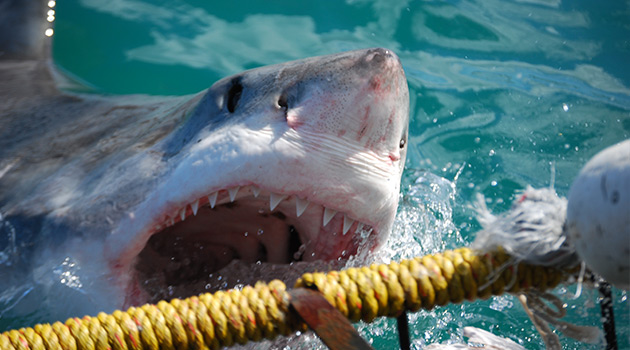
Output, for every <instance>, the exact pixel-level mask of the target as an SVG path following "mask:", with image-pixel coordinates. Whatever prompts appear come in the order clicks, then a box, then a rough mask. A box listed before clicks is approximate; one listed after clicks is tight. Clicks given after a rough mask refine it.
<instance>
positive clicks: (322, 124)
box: [106, 49, 409, 303]
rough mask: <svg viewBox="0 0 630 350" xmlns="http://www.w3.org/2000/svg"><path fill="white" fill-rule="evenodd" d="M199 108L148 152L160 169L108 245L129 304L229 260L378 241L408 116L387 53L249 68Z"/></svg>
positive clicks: (395, 188) (296, 255) (403, 88)
mask: <svg viewBox="0 0 630 350" xmlns="http://www.w3.org/2000/svg"><path fill="white" fill-rule="evenodd" d="M197 98H198V102H197V103H196V107H195V108H194V110H192V112H190V114H189V115H188V116H187V117H186V120H185V122H184V123H183V124H182V125H181V126H180V127H179V128H178V129H177V130H174V131H173V133H172V135H169V136H168V137H166V138H165V139H164V140H163V141H162V142H160V143H158V144H156V145H155V146H154V147H152V148H151V149H150V150H149V151H148V152H147V153H150V154H151V157H152V158H154V159H157V162H160V163H161V165H160V167H159V168H160V169H161V170H160V172H159V175H156V176H158V177H159V178H160V180H159V181H158V182H156V183H155V186H154V188H152V189H151V191H149V192H148V193H146V195H145V196H143V198H142V200H141V201H139V202H138V203H137V204H136V205H135V206H134V207H133V208H129V209H128V211H127V213H126V215H124V216H121V220H120V221H119V222H118V223H117V224H116V225H115V227H113V230H112V233H111V235H109V237H108V239H107V252H106V254H107V257H108V260H109V261H110V265H111V267H112V271H113V272H114V273H115V274H116V275H118V276H123V277H122V278H121V281H124V284H127V288H126V290H127V291H128V293H131V294H132V295H129V296H128V299H127V300H132V301H131V303H137V302H141V301H144V300H145V299H146V296H144V294H145V293H143V292H147V291H143V283H142V282H143V281H146V280H147V279H156V278H157V279H161V280H162V281H164V283H165V284H166V285H169V286H186V285H187V284H188V283H189V282H190V281H197V280H200V279H203V277H204V276H206V275H208V274H210V273H213V272H215V271H217V270H218V269H220V268H222V267H223V266H225V265H226V264H228V263H229V262H230V261H231V260H233V259H239V260H242V261H244V262H248V263H256V262H258V263H260V262H262V263H274V264H288V263H291V262H294V261H314V260H326V261H328V260H335V259H340V258H341V259H342V258H347V257H349V256H351V255H354V254H356V253H357V249H358V248H359V247H360V246H361V247H366V249H368V250H369V249H373V248H375V247H377V246H378V245H379V244H380V243H382V242H383V240H384V239H385V237H387V234H388V233H389V231H390V229H391V226H392V223H393V220H394V216H395V213H396V208H397V204H398V194H399V189H400V188H399V187H400V178H401V174H402V170H403V167H404V161H405V155H406V140H407V126H408V104H409V103H408V98H409V97H408V90H407V83H406V79H405V76H404V73H403V70H402V67H401V65H400V61H399V59H398V57H397V56H396V55H395V54H393V53H392V52H391V51H388V50H385V49H369V50H361V51H353V52H346V53H341V54H337V55H330V56H323V57H315V58H309V59H305V60H301V61H295V62H289V63H285V64H280V65H274V66H269V67H263V68H258V69H254V70H250V71H246V72H243V73H241V74H238V75H235V76H232V77H228V78H225V79H223V80H221V81H219V82H217V83H215V84H214V85H213V86H212V87H211V88H210V89H209V90H208V91H207V92H205V93H204V94H202V95H201V96H200V97H197ZM134 161H135V162H139V163H143V162H144V161H143V160H141V159H134ZM185 288H186V289H187V290H189V289H190V287H185ZM154 293H155V291H149V294H154Z"/></svg>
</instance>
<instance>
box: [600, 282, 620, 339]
mask: <svg viewBox="0 0 630 350" xmlns="http://www.w3.org/2000/svg"><path fill="white" fill-rule="evenodd" d="M611 289H612V287H611V286H610V284H608V283H607V282H604V281H601V282H600V283H599V294H600V295H601V297H602V300H601V301H600V302H599V306H600V308H601V310H602V321H603V322H604V335H605V337H606V350H617V334H616V333H615V315H614V314H613V300H612V291H611Z"/></svg>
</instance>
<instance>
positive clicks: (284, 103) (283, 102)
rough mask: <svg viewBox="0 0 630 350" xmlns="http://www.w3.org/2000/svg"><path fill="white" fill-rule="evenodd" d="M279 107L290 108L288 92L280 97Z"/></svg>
mask: <svg viewBox="0 0 630 350" xmlns="http://www.w3.org/2000/svg"><path fill="white" fill-rule="evenodd" d="M278 107H280V108H282V109H284V110H285V111H286V110H287V109H289V102H288V100H287V95H286V94H282V95H280V97H279V98H278Z"/></svg>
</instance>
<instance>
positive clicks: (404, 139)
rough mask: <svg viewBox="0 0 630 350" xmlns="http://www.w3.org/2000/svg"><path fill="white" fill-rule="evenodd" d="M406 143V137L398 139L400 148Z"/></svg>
mask: <svg viewBox="0 0 630 350" xmlns="http://www.w3.org/2000/svg"><path fill="white" fill-rule="evenodd" d="M406 143H407V139H406V138H402V139H400V144H399V145H400V149H403V148H405V144H406Z"/></svg>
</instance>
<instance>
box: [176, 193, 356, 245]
mask: <svg viewBox="0 0 630 350" xmlns="http://www.w3.org/2000/svg"><path fill="white" fill-rule="evenodd" d="M240 189H241V187H240V186H236V187H232V188H229V189H227V193H228V196H229V198H230V202H234V201H235V200H236V196H237V195H238V193H239V190H240ZM249 189H250V190H251V193H252V194H253V195H254V197H256V198H258V196H259V195H260V192H261V189H260V188H258V187H256V186H251V187H249ZM218 197H219V191H216V192H212V193H210V194H209V195H208V196H207V198H208V205H209V206H210V208H212V209H214V208H215V207H216V205H217V199H218ZM288 197H289V196H288V195H285V194H279V193H275V192H270V193H269V209H270V210H271V211H273V210H275V209H276V208H277V207H278V205H279V204H280V203H281V202H282V201H283V200H285V199H287V198H288ZM294 198H295V213H296V215H297V217H300V216H302V214H304V212H305V211H306V209H307V208H308V206H309V205H310V203H311V202H309V201H308V200H306V199H302V198H300V197H297V196H295V197H294ZM199 202H200V200H199V199H197V200H196V201H194V202H192V203H190V204H189V206H190V209H191V211H192V214H193V215H194V216H197V212H198V211H199ZM187 208H188V206H185V207H184V208H183V209H180V210H178V211H175V213H174V214H173V215H172V216H170V217H169V218H168V219H167V221H166V225H167V226H172V225H174V224H175V221H176V220H177V219H178V218H179V219H180V220H181V221H184V220H186V210H187ZM335 215H337V211H336V210H334V209H330V208H326V207H324V215H323V217H322V226H323V227H325V226H327V225H328V224H329V223H330V221H332V219H333V218H334V217H335ZM355 222H356V221H355V220H354V219H352V218H350V217H348V216H347V215H345V214H344V215H343V231H342V233H343V234H344V235H345V234H346V233H348V231H350V228H351V227H352V225H354V223H355ZM363 227H364V224H362V223H358V224H357V229H356V231H357V232H359V231H361V230H362V229H363Z"/></svg>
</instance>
